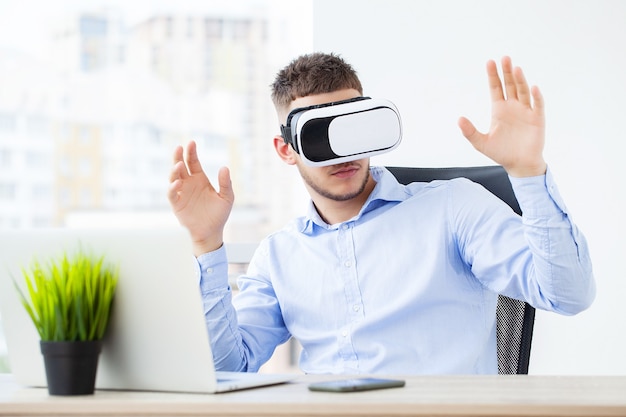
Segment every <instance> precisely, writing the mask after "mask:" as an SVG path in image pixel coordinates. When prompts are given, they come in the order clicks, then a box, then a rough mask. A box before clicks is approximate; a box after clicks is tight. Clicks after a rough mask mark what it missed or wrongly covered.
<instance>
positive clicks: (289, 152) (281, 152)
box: [274, 135, 298, 165]
mask: <svg viewBox="0 0 626 417" xmlns="http://www.w3.org/2000/svg"><path fill="white" fill-rule="evenodd" d="M274 149H275V150H276V153H277V154H278V157H279V158H280V159H282V160H283V162H285V163H286V164H288V165H294V164H295V163H296V160H297V158H298V156H297V154H296V151H294V150H293V148H292V147H291V145H290V144H288V143H285V139H283V137H282V136H279V135H276V136H274Z"/></svg>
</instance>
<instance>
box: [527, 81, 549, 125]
mask: <svg viewBox="0 0 626 417" xmlns="http://www.w3.org/2000/svg"><path fill="white" fill-rule="evenodd" d="M530 92H531V94H532V96H533V102H534V108H535V112H536V113H537V114H539V116H541V118H542V119H543V118H544V114H545V102H544V100H543V95H542V94H541V91H539V87H537V86H533V88H531V89H530Z"/></svg>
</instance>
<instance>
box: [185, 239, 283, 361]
mask: <svg viewBox="0 0 626 417" xmlns="http://www.w3.org/2000/svg"><path fill="white" fill-rule="evenodd" d="M264 243H265V241H263V242H261V244H260V245H259V248H257V251H256V253H255V255H254V256H253V259H252V260H251V261H250V265H249V267H248V271H247V273H246V274H245V275H243V276H241V277H239V279H238V287H239V288H238V290H239V292H238V293H237V294H236V296H234V297H233V291H232V289H231V287H230V285H229V283H228V261H227V254H226V250H225V248H224V247H223V246H222V247H221V248H220V249H218V250H216V251H214V252H210V253H206V254H203V255H201V256H199V257H198V258H197V259H198V267H199V269H200V291H201V293H202V300H203V305H204V315H205V321H206V325H207V330H208V332H209V337H210V341H211V348H212V350H213V357H214V361H215V368H216V369H217V370H222V371H238V372H241V371H245V372H256V371H258V370H259V368H260V367H261V366H262V365H263V364H264V363H265V362H267V360H268V359H269V358H270V357H271V356H272V354H273V352H274V349H275V347H276V346H278V345H279V344H281V343H284V342H285V341H287V340H288V339H289V337H290V334H289V332H288V331H287V329H286V327H285V323H284V322H283V318H282V313H281V310H280V305H279V303H278V299H277V297H276V295H275V293H274V289H273V287H272V285H271V280H270V279H269V272H267V268H266V267H265V265H267V263H268V262H270V259H269V257H268V254H267V251H266V248H265V245H264ZM259 252H261V254H259Z"/></svg>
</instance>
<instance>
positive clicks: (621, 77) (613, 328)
mask: <svg viewBox="0 0 626 417" xmlns="http://www.w3.org/2000/svg"><path fill="white" fill-rule="evenodd" d="M314 49H315V50H320V51H325V52H336V53H339V54H341V55H342V56H343V57H344V58H346V59H347V60H348V61H349V62H351V63H352V64H353V65H354V66H355V67H356V69H357V71H359V74H360V76H361V80H362V82H363V84H364V88H365V94H366V95H370V96H373V97H380V98H387V99H390V100H392V101H394V102H395V103H396V105H397V106H398V108H399V109H400V112H401V114H402V116H403V122H404V129H405V135H404V141H403V144H402V145H401V146H400V148H399V149H398V150H396V151H395V152H392V153H390V154H388V155H384V156H379V157H376V158H375V159H373V161H372V162H373V163H377V164H387V165H392V164H396V165H416V166H445V165H447V166H452V165H474V164H488V163H490V161H488V160H487V159H485V158H484V157H483V156H481V155H480V154H478V153H477V152H476V151H474V149H473V148H472V147H471V146H470V145H469V143H467V142H466V140H465V138H464V137H463V136H462V135H461V134H460V132H459V130H458V128H457V126H456V121H457V119H458V117H459V116H461V115H464V116H467V117H469V118H470V120H472V121H474V122H475V123H476V125H477V126H478V127H479V128H480V129H481V130H483V131H485V130H487V129H488V126H489V117H490V103H489V95H488V91H487V83H486V76H485V69H484V68H485V62H486V61H487V60H488V59H496V60H499V58H500V57H501V56H502V55H509V56H511V57H512V58H513V63H514V64H519V65H520V66H522V68H523V69H524V71H525V74H526V77H527V79H528V80H529V82H530V83H532V84H537V85H538V86H539V87H540V88H541V90H542V92H543V94H544V98H545V100H546V103H547V142H546V149H545V156H546V159H547V160H548V163H549V164H550V166H551V168H552V170H553V171H554V173H555V177H556V179H557V181H558V183H559V186H560V190H561V194H562V195H563V197H564V198H565V200H566V202H567V204H568V207H569V208H570V210H571V211H572V213H573V214H574V220H575V221H576V223H577V224H578V225H579V227H580V228H581V229H582V230H583V232H584V233H585V234H586V236H587V239H588V241H589V243H590V247H591V254H592V258H593V262H594V271H595V275H596V280H597V284H598V296H597V298H596V302H595V304H594V305H593V306H592V307H591V308H590V309H589V310H588V311H586V312H583V313H581V314H579V315H577V316H574V317H561V316H558V315H556V314H552V313H545V312H539V313H538V315H537V321H536V325H535V338H534V344H533V352H532V357H531V369H530V372H531V373H535V374H626V355H624V352H626V309H625V308H624V307H623V306H624V303H623V302H620V300H621V299H622V298H623V297H624V294H626V272H624V271H625V268H624V261H625V260H626V244H625V232H626V228H625V226H624V222H623V217H622V216H620V215H619V214H620V211H621V210H622V209H624V208H625V204H624V203H625V202H626V198H625V197H626V195H625V194H626V193H625V189H626V187H624V185H623V181H624V179H626V174H625V173H624V163H623V161H624V158H625V157H624V153H623V149H624V143H626V137H625V136H626V135H625V134H624V130H625V129H624V120H626V106H625V105H624V103H625V99H626V2H623V1H619V0H612V1H611V0H594V1H570V0H556V1H555V0H527V1H524V2H520V1H509V0H506V1H503V0H480V1H468V0H458V1H452V0H431V1H406V0H315V2H314Z"/></svg>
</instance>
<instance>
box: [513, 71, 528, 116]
mask: <svg viewBox="0 0 626 417" xmlns="http://www.w3.org/2000/svg"><path fill="white" fill-rule="evenodd" d="M513 76H514V77H515V86H516V87H515V88H516V89H517V99H518V100H519V101H520V103H522V104H524V105H525V106H528V107H530V106H531V102H530V90H529V88H528V83H527V82H526V77H524V72H523V71H522V69H521V68H520V67H515V69H514V70H513Z"/></svg>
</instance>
